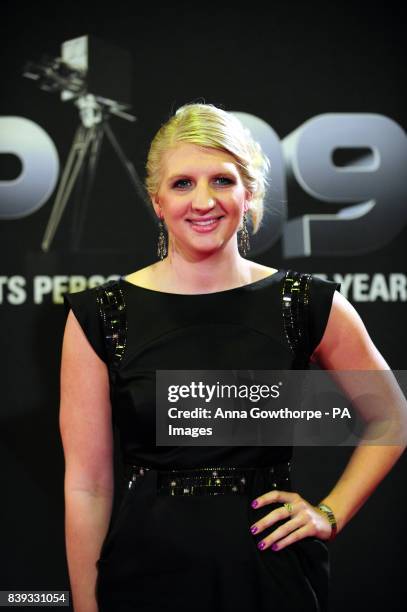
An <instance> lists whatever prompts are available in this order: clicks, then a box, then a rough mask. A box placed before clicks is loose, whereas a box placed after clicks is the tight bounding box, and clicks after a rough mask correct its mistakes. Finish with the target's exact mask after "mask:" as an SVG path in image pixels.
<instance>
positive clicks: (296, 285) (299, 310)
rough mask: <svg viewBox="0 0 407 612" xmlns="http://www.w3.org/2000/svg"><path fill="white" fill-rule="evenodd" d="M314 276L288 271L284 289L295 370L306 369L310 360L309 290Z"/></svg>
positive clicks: (285, 330)
mask: <svg viewBox="0 0 407 612" xmlns="http://www.w3.org/2000/svg"><path fill="white" fill-rule="evenodd" d="M311 278H312V275H311V274H308V273H307V272H297V271H295V270H287V272H286V274H285V277H284V282H283V288H282V311H283V324H284V332H285V336H286V339H287V342H288V345H289V347H290V349H291V350H292V352H293V353H294V355H295V360H294V365H293V368H294V369H306V368H307V365H308V360H309V350H310V348H309V335H308V319H309V289H310V282H311Z"/></svg>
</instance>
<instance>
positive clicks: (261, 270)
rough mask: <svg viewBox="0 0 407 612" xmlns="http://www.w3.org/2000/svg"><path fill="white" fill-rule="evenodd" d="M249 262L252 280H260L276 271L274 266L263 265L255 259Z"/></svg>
mask: <svg viewBox="0 0 407 612" xmlns="http://www.w3.org/2000/svg"><path fill="white" fill-rule="evenodd" d="M250 264H251V266H250V268H251V273H252V281H253V282H255V281H257V280H261V279H262V278H266V277H267V276H271V274H275V273H276V272H278V270H277V269H276V268H270V267H269V266H263V265H262V264H258V263H256V262H255V261H251V262H250Z"/></svg>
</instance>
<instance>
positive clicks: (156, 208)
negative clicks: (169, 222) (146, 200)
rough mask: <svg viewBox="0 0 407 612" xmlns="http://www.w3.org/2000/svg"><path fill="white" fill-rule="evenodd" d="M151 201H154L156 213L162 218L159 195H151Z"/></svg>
mask: <svg viewBox="0 0 407 612" xmlns="http://www.w3.org/2000/svg"><path fill="white" fill-rule="evenodd" d="M151 203H152V205H153V207H154V210H155V214H156V215H157V217H158V218H161V216H162V213H161V207H160V201H159V199H158V197H157V195H152V196H151Z"/></svg>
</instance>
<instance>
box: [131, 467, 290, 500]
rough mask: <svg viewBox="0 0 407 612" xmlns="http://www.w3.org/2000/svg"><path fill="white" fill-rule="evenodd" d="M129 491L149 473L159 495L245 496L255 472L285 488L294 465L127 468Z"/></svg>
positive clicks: (271, 482)
mask: <svg viewBox="0 0 407 612" xmlns="http://www.w3.org/2000/svg"><path fill="white" fill-rule="evenodd" d="M125 467H126V480H127V481H128V488H129V489H131V488H132V487H134V486H135V484H136V481H137V480H138V479H139V478H141V477H143V476H145V475H146V474H147V472H149V471H150V470H154V471H156V472H157V494H158V495H165V496H173V495H244V494H245V493H246V492H247V490H248V485H249V482H250V480H251V478H252V477H253V475H254V473H255V471H259V470H260V471H262V472H265V473H266V476H267V480H269V481H270V487H272V488H277V487H279V488H282V487H284V485H287V482H288V481H289V480H290V470H291V463H290V461H286V462H284V463H278V464H275V465H274V466H270V467H255V468H250V467H249V468H239V467H203V468H198V469H180V470H178V469H175V470H161V469H159V470H155V468H149V467H141V466H138V465H127V466H125Z"/></svg>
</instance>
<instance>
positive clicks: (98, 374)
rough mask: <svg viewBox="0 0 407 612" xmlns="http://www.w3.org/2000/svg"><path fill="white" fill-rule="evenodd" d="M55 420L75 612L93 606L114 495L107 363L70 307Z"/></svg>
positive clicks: (88, 610) (86, 611) (93, 610)
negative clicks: (61, 453)
mask: <svg viewBox="0 0 407 612" xmlns="http://www.w3.org/2000/svg"><path fill="white" fill-rule="evenodd" d="M60 402H61V403H60V418H59V425H60V431H61V437H62V443H63V448H64V456H65V487H64V490H65V538H66V551H67V561H68V570H69V577H70V583H71V592H72V599H73V605H74V610H75V612H97V610H98V607H97V602H96V596H95V586H96V578H97V568H96V561H97V560H98V558H99V556H100V550H101V546H102V543H103V540H104V538H105V536H106V533H107V530H108V527H109V522H110V517H111V511H112V501H113V491H114V476H113V432H112V426H111V404H110V396H109V378H108V371H107V367H106V364H105V363H104V362H103V361H102V360H101V359H100V358H99V357H98V356H97V354H96V353H95V352H94V350H93V348H92V347H91V345H90V344H89V342H88V340H87V338H86V336H85V334H84V332H83V331H82V328H81V326H80V325H79V323H78V321H77V319H76V318H75V315H74V314H73V312H72V310H70V311H69V315H68V318H67V323H66V327H65V333H64V339H63V345H62V358H61V398H60Z"/></svg>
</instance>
